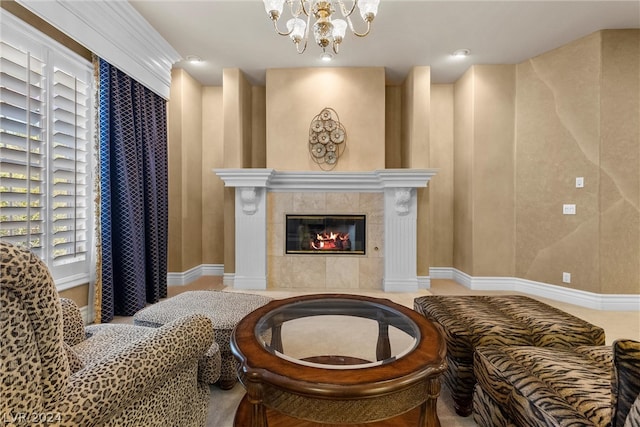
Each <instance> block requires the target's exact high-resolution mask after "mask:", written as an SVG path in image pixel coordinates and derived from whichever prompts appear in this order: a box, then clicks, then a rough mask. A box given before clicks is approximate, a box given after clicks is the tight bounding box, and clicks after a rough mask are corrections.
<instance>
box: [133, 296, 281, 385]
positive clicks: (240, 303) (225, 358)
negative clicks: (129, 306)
mask: <svg viewBox="0 0 640 427" xmlns="http://www.w3.org/2000/svg"><path fill="white" fill-rule="evenodd" d="M271 300H272V298H269V297H266V296H262V295H254V294H243V293H236V292H223V291H188V292H183V293H181V294H178V295H176V296H175V297H172V298H169V299H166V300H164V301H161V302H159V303H157V304H153V305H150V306H148V307H146V308H144V309H142V310H140V311H139V312H137V313H136V314H135V315H134V316H133V323H134V324H135V325H139V326H150V327H154V328H157V327H160V326H161V325H164V324H165V323H167V322H170V321H172V320H174V319H177V318H179V317H182V316H186V315H189V314H203V315H205V316H207V317H208V318H209V319H211V322H212V323H213V331H214V338H215V341H216V343H218V346H219V347H220V357H221V359H222V367H221V370H220V379H219V381H218V385H219V386H220V388H222V389H224V390H228V389H230V388H232V387H233V386H234V384H235V383H236V381H237V372H236V368H237V361H236V359H235V357H234V356H233V354H232V353H231V346H230V344H231V332H232V331H233V328H234V327H235V326H236V324H237V323H238V322H239V321H240V320H241V319H242V318H243V317H244V316H246V315H247V314H249V313H251V312H252V311H253V310H255V309H257V308H259V307H262V306H263V305H265V304H267V303H268V302H269V301H271Z"/></svg>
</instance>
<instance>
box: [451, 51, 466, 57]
mask: <svg viewBox="0 0 640 427" xmlns="http://www.w3.org/2000/svg"><path fill="white" fill-rule="evenodd" d="M470 53H471V51H470V50H469V49H458V50H455V51H453V53H452V54H451V56H455V57H456V58H464V57H465V56H469V54H470Z"/></svg>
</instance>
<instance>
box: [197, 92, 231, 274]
mask: <svg viewBox="0 0 640 427" xmlns="http://www.w3.org/2000/svg"><path fill="white" fill-rule="evenodd" d="M223 122H224V120H223V111H222V87H203V88H202V263H203V264H223V263H224V247H225V239H224V204H223V203H220V201H221V200H224V183H223V182H222V181H221V180H220V179H219V178H218V177H217V176H216V175H215V174H214V173H213V169H215V168H222V167H223V166H224V149H223V143H222V141H223V138H222V135H223Z"/></svg>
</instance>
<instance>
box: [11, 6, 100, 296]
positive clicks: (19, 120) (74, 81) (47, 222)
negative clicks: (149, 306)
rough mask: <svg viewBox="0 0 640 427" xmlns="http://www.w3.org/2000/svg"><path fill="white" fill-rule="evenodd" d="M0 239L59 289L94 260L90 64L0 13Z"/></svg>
mask: <svg viewBox="0 0 640 427" xmlns="http://www.w3.org/2000/svg"><path fill="white" fill-rule="evenodd" d="M2 23H3V28H2V34H1V38H0V238H2V239H5V240H8V241H10V242H13V243H16V244H21V245H24V246H27V247H29V248H31V249H32V250H33V251H34V252H35V253H37V254H38V255H39V256H40V257H41V258H42V259H43V260H44V261H45V262H46V264H47V265H48V266H49V268H50V269H51V272H52V275H53V277H54V279H55V281H56V285H57V286H58V289H65V288H69V287H72V286H75V285H77V284H81V283H87V282H89V278H90V271H91V268H90V263H91V258H92V257H91V254H92V235H93V221H92V202H91V200H92V198H91V197H92V178H91V174H92V159H93V155H92V142H91V141H92V138H93V134H92V132H93V124H92V121H93V105H92V93H93V89H92V81H93V72H92V65H91V63H90V62H88V61H87V60H85V59H82V58H80V57H79V56H77V55H75V54H74V53H72V52H71V51H69V50H68V49H66V48H65V47H63V46H61V45H59V44H58V43H56V42H55V41H53V40H51V39H49V38H47V37H46V36H44V35H42V34H40V33H39V32H37V31H36V30H35V29H33V28H31V27H29V26H27V25H25V24H24V23H22V21H20V20H18V19H16V18H15V17H13V16H12V15H10V14H8V13H6V12H4V11H2Z"/></svg>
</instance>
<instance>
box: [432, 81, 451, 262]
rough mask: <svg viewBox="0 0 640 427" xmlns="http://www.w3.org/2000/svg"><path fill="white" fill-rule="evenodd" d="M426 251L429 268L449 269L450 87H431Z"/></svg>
mask: <svg viewBox="0 0 640 427" xmlns="http://www.w3.org/2000/svg"><path fill="white" fill-rule="evenodd" d="M430 123H431V125H430V137H429V150H430V151H429V153H430V155H429V157H430V165H429V167H431V168H435V169H438V174H437V175H436V176H434V177H433V178H431V181H429V221H428V224H429V236H430V238H429V244H430V247H429V251H430V255H431V257H430V264H431V265H430V266H431V267H451V266H453V85H433V86H431V118H430Z"/></svg>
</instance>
